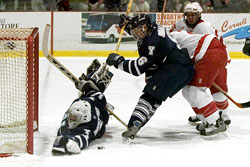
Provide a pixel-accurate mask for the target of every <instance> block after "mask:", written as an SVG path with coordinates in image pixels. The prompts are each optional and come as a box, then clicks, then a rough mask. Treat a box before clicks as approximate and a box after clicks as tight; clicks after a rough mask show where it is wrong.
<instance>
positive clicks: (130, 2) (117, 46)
mask: <svg viewBox="0 0 250 167" xmlns="http://www.w3.org/2000/svg"><path fill="white" fill-rule="evenodd" d="M132 2H133V0H130V1H129V3H128V8H127V13H126V14H127V15H128V14H129V13H130V9H131V6H132ZM124 29H125V25H123V26H122V29H121V32H120V35H119V38H118V41H117V44H116V49H115V53H118V50H119V47H120V44H121V40H122V34H123V32H124Z"/></svg>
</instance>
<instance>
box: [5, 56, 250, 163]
mask: <svg viewBox="0 0 250 167" xmlns="http://www.w3.org/2000/svg"><path fill="white" fill-rule="evenodd" d="M57 59H58V60H60V61H61V63H62V64H63V65H64V66H66V67H67V68H68V69H70V71H71V72H72V73H73V74H75V75H76V76H80V74H81V73H82V72H85V71H86V68H87V66H88V65H89V64H90V62H92V60H93V59H94V58H57ZM98 60H99V61H101V62H104V61H105V59H104V58H98ZM110 70H111V71H112V72H113V73H114V77H113V79H112V82H111V84H110V86H109V87H108V89H107V91H106V92H105V95H106V98H107V101H108V102H109V103H111V104H113V105H114V106H115V110H114V112H115V113H116V114H117V115H118V116H119V117H120V118H121V119H122V120H123V121H124V122H126V123H127V121H128V120H129V118H130V115H131V113H132V111H133V109H134V107H135V105H136V103H137V100H138V98H139V97H140V95H141V91H142V89H143V87H144V85H145V83H144V76H140V77H135V76H132V75H129V74H127V73H125V72H123V71H119V70H117V69H115V68H113V67H111V68H110ZM39 74H40V81H39V84H40V85H39V93H40V95H39V112H40V113H39V121H40V123H39V132H35V133H34V155H28V154H21V155H16V156H14V157H9V158H1V159H0V167H50V166H51V167H55V166H57V167H76V166H80V167H88V166H89V167H98V166H105V167H135V166H140V167H189V166H201V167H219V166H224V167H226V166H230V167H231V166H232V167H233V166H247V165H249V164H250V159H249V151H250V108H249V109H239V108H237V107H236V106H235V105H234V104H233V103H231V102H230V106H229V113H228V114H229V116H230V118H231V120H232V123H231V125H230V127H229V128H228V130H227V131H226V132H225V133H222V134H219V135H215V136H210V137H202V136H200V135H199V134H198V132H197V131H196V129H195V126H193V125H190V124H189V123H188V121H187V119H188V117H189V116H190V115H193V111H192V110H191V108H190V106H189V104H188V103H187V102H186V101H185V99H184V98H183V97H182V95H181V92H179V93H178V94H176V95H175V96H174V97H173V98H172V99H168V100H167V101H166V102H164V103H163V104H162V105H161V106H160V107H159V108H158V110H157V112H156V113H155V115H154V116H153V117H152V119H151V120H150V121H149V122H148V124H147V125H146V126H145V127H143V128H142V129H141V130H140V132H139V133H138V136H137V137H136V138H135V139H134V140H133V141H132V142H131V143H130V144H128V143H125V142H123V140H122V137H121V133H122V132H123V131H124V130H125V127H124V126H123V125H122V124H121V123H120V122H118V121H117V120H116V119H115V118H114V117H111V119H110V121H109V124H108V127H107V133H106V134H105V135H104V137H103V138H102V139H98V140H96V141H94V142H92V143H91V144H90V146H89V148H88V149H86V150H83V151H82V152H81V154H79V155H72V156H61V157H55V156H52V155H51V148H52V144H53V142H54V139H55V137H56V132H57V129H58V127H59V125H60V121H61V119H62V116H63V114H64V112H65V111H66V109H67V108H68V107H69V105H70V104H71V103H72V101H73V100H74V99H75V98H77V94H78V92H77V90H76V89H75V87H74V84H73V83H72V82H71V81H70V80H69V79H68V78H66V77H65V76H64V75H63V74H62V73H61V72H60V71H58V70H57V69H56V68H55V67H54V66H53V65H52V64H50V63H49V62H48V61H47V60H46V59H45V58H40V70H39ZM249 76H250V60H249V59H246V60H236V59H233V60H232V62H231V64H230V65H229V67H228V86H229V92H228V93H229V95H230V96H231V97H232V98H233V99H234V100H235V101H237V102H246V101H250V77H249ZM100 146H101V147H104V149H98V147H100Z"/></svg>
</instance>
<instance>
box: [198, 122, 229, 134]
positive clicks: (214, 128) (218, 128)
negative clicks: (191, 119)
mask: <svg viewBox="0 0 250 167" xmlns="http://www.w3.org/2000/svg"><path fill="white" fill-rule="evenodd" d="M226 130H227V128H226V125H225V123H224V121H223V120H222V118H219V119H218V120H217V121H216V124H215V125H214V124H208V123H207V124H206V125H205V128H203V129H201V130H200V135H202V136H210V135H214V134H217V133H219V132H224V131H226Z"/></svg>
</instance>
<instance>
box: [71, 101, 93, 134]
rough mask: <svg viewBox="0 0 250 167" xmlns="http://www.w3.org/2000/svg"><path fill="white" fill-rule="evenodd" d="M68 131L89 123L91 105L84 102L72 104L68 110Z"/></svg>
mask: <svg viewBox="0 0 250 167" xmlns="http://www.w3.org/2000/svg"><path fill="white" fill-rule="evenodd" d="M68 113H69V115H68V118H67V119H68V124H69V129H74V128H76V127H77V126H78V125H80V124H83V123H88V122H90V121H91V105H90V103H89V102H87V101H85V100H79V101H76V102H74V103H73V104H72V105H71V106H70V107H69V109H68Z"/></svg>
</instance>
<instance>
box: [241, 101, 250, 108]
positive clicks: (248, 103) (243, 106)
mask: <svg viewBox="0 0 250 167" xmlns="http://www.w3.org/2000/svg"><path fill="white" fill-rule="evenodd" d="M240 105H241V106H242V108H249V107H250V101H249V102H246V103H240Z"/></svg>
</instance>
